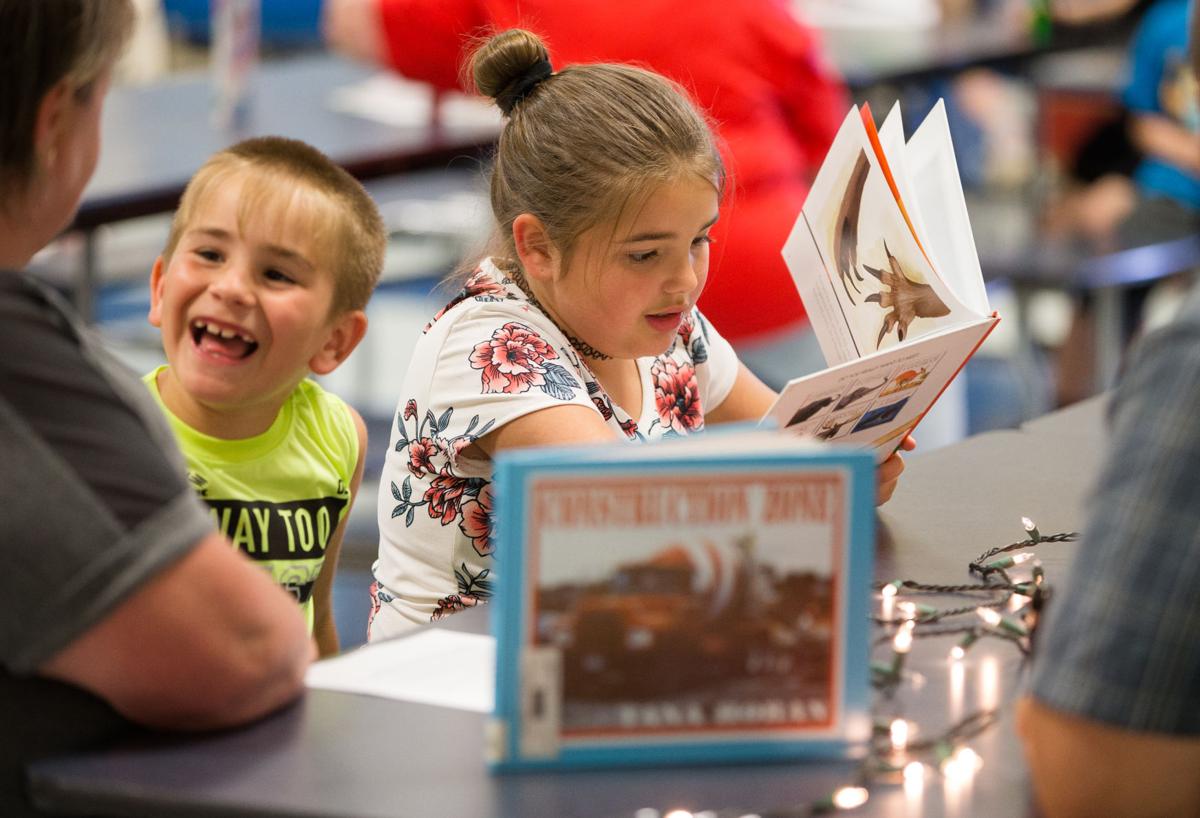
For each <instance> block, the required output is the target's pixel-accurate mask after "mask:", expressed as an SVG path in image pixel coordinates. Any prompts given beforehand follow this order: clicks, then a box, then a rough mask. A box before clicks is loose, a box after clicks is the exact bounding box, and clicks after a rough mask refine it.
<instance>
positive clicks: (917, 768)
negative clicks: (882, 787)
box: [904, 761, 925, 784]
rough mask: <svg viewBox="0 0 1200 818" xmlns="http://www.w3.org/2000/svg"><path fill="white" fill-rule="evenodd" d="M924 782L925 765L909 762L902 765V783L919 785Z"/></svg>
mask: <svg viewBox="0 0 1200 818" xmlns="http://www.w3.org/2000/svg"><path fill="white" fill-rule="evenodd" d="M924 780H925V765H924V764H922V763H921V762H919V761H910V762H908V763H907V764H905V765H904V783H905V784H911V783H920V782H922V781H924Z"/></svg>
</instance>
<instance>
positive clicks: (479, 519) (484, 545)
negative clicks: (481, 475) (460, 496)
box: [458, 483, 492, 557]
mask: <svg viewBox="0 0 1200 818" xmlns="http://www.w3.org/2000/svg"><path fill="white" fill-rule="evenodd" d="M458 527H459V530H461V531H462V533H463V534H464V535H466V536H467V537H468V538H469V539H470V540H471V545H472V546H473V547H474V548H475V553H477V554H478V555H479V556H481V557H486V556H488V555H489V554H491V553H492V543H491V534H492V486H491V484H490V483H489V484H487V485H485V486H484V487H483V488H482V489H480V491H479V496H477V497H475V498H473V499H470V500H467V501H466V502H464V503H463V504H462V519H461V520H460V521H459V523H458Z"/></svg>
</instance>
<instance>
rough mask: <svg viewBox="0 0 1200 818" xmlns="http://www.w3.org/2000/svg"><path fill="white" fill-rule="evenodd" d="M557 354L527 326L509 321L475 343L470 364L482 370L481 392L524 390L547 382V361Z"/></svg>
mask: <svg viewBox="0 0 1200 818" xmlns="http://www.w3.org/2000/svg"><path fill="white" fill-rule="evenodd" d="M557 357H558V353H557V352H555V351H554V348H553V347H552V346H550V345H549V344H547V343H546V342H545V341H543V340H542V338H541V336H539V335H538V334H537V333H535V332H534V331H533V330H531V329H530V328H529V327H527V326H525V325H523V324H518V323H516V322H515V321H510V322H509V323H507V324H505V325H504V326H503V327H501V328H500V329H498V330H496V331H495V332H494V333H492V338H491V340H489V341H484V342H482V343H480V344H477V345H476V346H475V349H474V351H473V352H472V353H471V367H472V368H474V369H481V370H483V374H482V375H481V376H480V380H481V381H482V383H483V391H484V392H485V393H486V392H506V393H508V394H510V395H516V394H520V393H521V392H527V391H529V389H530V388H531V387H534V386H538V387H540V386H542V385H544V384H545V383H546V380H545V378H544V377H543V376H544V375H545V372H546V368H545V366H544V365H543V364H545V362H546V361H549V360H553V359H555V358H557Z"/></svg>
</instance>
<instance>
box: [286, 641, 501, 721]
mask: <svg viewBox="0 0 1200 818" xmlns="http://www.w3.org/2000/svg"><path fill="white" fill-rule="evenodd" d="M495 668H496V640H495V639H493V638H492V637H490V636H484V635H482V634H474V633H458V632H456V631H449V630H439V629H437V628H428V629H426V630H424V631H421V632H420V633H416V634H413V635H412V636H406V637H403V638H401V639H392V640H389V641H386V642H373V643H371V644H369V645H363V646H362V647H360V648H356V649H355V650H352V651H348V652H346V653H343V654H342V655H341V656H334V657H332V658H329V659H322V660H321V661H320V662H314V663H313V664H312V666H310V667H309V669H308V673H307V674H306V675H305V677H304V683H305V686H306V687H309V688H313V689H318V690H336V691H339V692H342V693H361V694H363V695H367V696H380V697H382V698H385V699H398V700H400V701H406V702H420V703H422V704H436V705H439V706H441V707H453V708H455V709H457V710H471V711H474V712H476V713H490V712H491V711H492V707H493V704H494V698H495V697H494V692H495V691H494V689H493V687H492V683H493V681H494V680H495V675H496V671H495Z"/></svg>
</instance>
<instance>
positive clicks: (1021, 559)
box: [1013, 551, 1033, 565]
mask: <svg viewBox="0 0 1200 818" xmlns="http://www.w3.org/2000/svg"><path fill="white" fill-rule="evenodd" d="M1031 559H1033V554H1030V553H1029V552H1028V551H1026V552H1025V553H1024V554H1014V555H1013V565H1024V564H1025V563H1027V562H1029V561H1030V560H1031Z"/></svg>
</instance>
